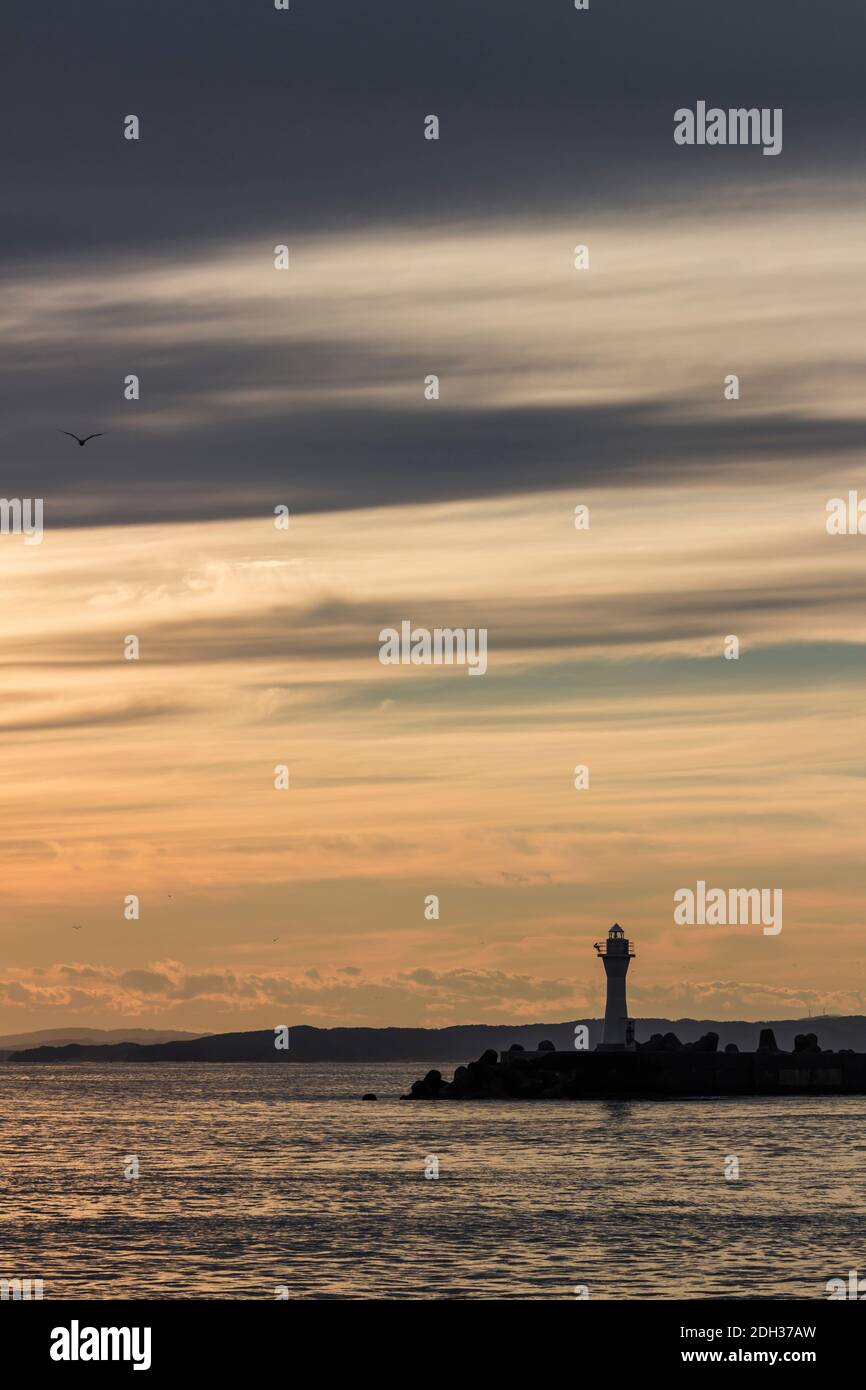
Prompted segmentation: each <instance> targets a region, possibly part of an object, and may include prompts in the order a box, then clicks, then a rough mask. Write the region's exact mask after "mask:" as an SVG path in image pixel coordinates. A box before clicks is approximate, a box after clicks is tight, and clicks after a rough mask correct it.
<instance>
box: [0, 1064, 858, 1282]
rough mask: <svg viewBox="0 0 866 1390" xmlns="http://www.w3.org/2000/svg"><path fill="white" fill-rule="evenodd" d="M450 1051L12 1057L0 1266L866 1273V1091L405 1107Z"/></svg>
mask: <svg viewBox="0 0 866 1390" xmlns="http://www.w3.org/2000/svg"><path fill="white" fill-rule="evenodd" d="M428 1065H429V1064H427V1063H417V1064H413V1063H411V1062H410V1063H401V1064H399V1065H382V1064H370V1065H360V1064H359V1065H355V1066H345V1065H335V1066H316V1065H292V1064H280V1065H276V1064H275V1065H272V1066H262V1065H241V1064H238V1065H226V1066H200V1065H141V1066H123V1065H113V1066H98V1065H83V1066H70V1067H32V1066H31V1067H27V1068H24V1067H18V1066H15V1065H9V1064H7V1065H4V1066H2V1067H0V1160H2V1162H0V1174H2V1178H0V1192H2V1199H0V1277H8V1278H11V1277H14V1276H19V1277H34V1278H35V1277H41V1278H43V1279H44V1280H45V1297H46V1298H47V1299H48V1298H93V1299H100V1298H120V1297H124V1298H259V1299H261V1298H266V1299H270V1298H273V1297H274V1291H275V1289H276V1287H277V1285H286V1286H288V1289H289V1291H290V1296H291V1297H305V1298H365V1297H377V1296H378V1297H386V1298H395V1297H398V1298H406V1297H408V1298H411V1297H418V1298H430V1297H433V1298H445V1297H457V1298H464V1297H466V1298H521V1299H550V1298H570V1297H572V1296H573V1289H574V1286H575V1285H576V1284H586V1285H588V1286H589V1290H590V1296H591V1297H593V1298H604V1299H616V1298H636V1297H637V1298H653V1299H664V1298H675V1297H685V1298H708V1297H714V1298H768V1297H776V1298H823V1297H825V1296H826V1295H825V1284H826V1282H827V1280H828V1279H829V1278H832V1277H834V1276H837V1275H841V1276H843V1277H846V1276H847V1272H848V1270H849V1269H854V1268H859V1269H860V1270H861V1271H862V1272H866V1197H864V1192H863V1185H862V1183H861V1182H860V1166H861V1158H862V1155H863V1152H864V1141H863V1137H862V1136H863V1118H864V1115H866V1098H863V1097H851V1098H847V1099H846V1098H836V1097H833V1098H809V1097H786V1098H783V1099H770V1098H749V1099H737V1100H726V1101H710V1100H707V1101H677V1102H633V1101H632V1102H605V1101H593V1102H576V1103H575V1102H549V1103H544V1102H542V1103H536V1104H533V1103H524V1104H519V1103H517V1104H515V1103H510V1104H509V1103H501V1102H486V1103H449V1102H440V1103H438V1104H434V1103H424V1104H419V1103H409V1102H401V1101H400V1100H399V1099H398V1097H399V1095H400V1093H401V1092H402V1091H403V1090H405V1089H407V1088H408V1085H409V1083H410V1082H411V1081H412V1080H414V1079H415V1077H416V1076H418V1075H421V1074H423V1072H425V1071H426V1070H427V1069H428ZM441 1069H442V1071H443V1072H447V1073H448V1074H449V1075H450V1072H451V1071H452V1070H453V1066H452V1067H451V1068H448V1067H446V1066H445V1065H443V1066H442V1068H441ZM367 1090H372V1091H375V1092H376V1093H377V1094H378V1095H379V1097H380V1099H379V1101H378V1102H377V1103H376V1104H372V1103H369V1102H368V1103H366V1104H365V1103H363V1102H362V1101H361V1100H360V1096H361V1095H362V1094H363V1093H364V1092H365V1091H367ZM129 1154H135V1155H137V1156H138V1159H139V1162H140V1165H141V1176H140V1178H139V1179H138V1180H137V1181H128V1180H126V1179H125V1178H124V1176H123V1169H124V1161H125V1156H126V1155H129ZM428 1154H430V1155H434V1154H435V1155H436V1156H437V1157H438V1160H439V1165H440V1177H439V1179H438V1180H427V1179H425V1177H424V1160H425V1158H426V1156H427V1155H428ZM729 1154H734V1155H736V1156H737V1157H738V1159H739V1164H740V1179H739V1181H735V1182H731V1181H726V1180H725V1177H724V1169H725V1158H726V1156H727V1155H729Z"/></svg>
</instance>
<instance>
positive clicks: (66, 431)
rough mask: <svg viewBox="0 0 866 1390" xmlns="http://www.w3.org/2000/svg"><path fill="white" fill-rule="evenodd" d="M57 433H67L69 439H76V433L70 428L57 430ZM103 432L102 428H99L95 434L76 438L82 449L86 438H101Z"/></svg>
mask: <svg viewBox="0 0 866 1390" xmlns="http://www.w3.org/2000/svg"><path fill="white" fill-rule="evenodd" d="M57 433H58V434H68V435H69V438H70V439H78V435H77V434H73V433H72V431H71V430H58V431H57ZM104 433H105V431H104V430H99V431H98V432H97V433H96V434H86V435H85V436H84V438H83V439H78V443H79V444H80V446H81V448H82V449H83V448H84V446H85V444H86V443H87V441H88V439H101V438H102V436H103V434H104Z"/></svg>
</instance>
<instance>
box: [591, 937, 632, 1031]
mask: <svg viewBox="0 0 866 1390" xmlns="http://www.w3.org/2000/svg"><path fill="white" fill-rule="evenodd" d="M595 949H596V950H597V951H598V954H599V955H600V957H601V959H602V960H603V961H604V973H605V975H606V976H607V1005H606V1007H605V1010H604V1036H603V1038H602V1041H601V1043H600V1045H599V1048H598V1049H597V1050H598V1051H600V1052H610V1051H617V1052H618V1051H620V1050H623V1049H628V1050H629V1051H630V1052H633V1051H634V1024H633V1023H632V1021H631V1019H630V1018H629V1016H628V1005H627V1004H626V1002H625V977H626V975H627V974H628V966H629V961H631V960H634V951H633V950H632V949H631V942H630V941H629V939H628V937H627V936H626V934H625V932H624V931H623V929H622V927H621V926H620V925H619V922H614V924H613V926H612V927H611V929H610V931H609V932H608V934H607V940H606V941H596V943H595Z"/></svg>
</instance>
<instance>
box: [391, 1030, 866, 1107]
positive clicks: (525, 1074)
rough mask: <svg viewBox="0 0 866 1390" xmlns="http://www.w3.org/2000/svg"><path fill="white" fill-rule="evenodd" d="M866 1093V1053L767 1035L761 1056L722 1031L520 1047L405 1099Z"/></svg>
mask: <svg viewBox="0 0 866 1390" xmlns="http://www.w3.org/2000/svg"><path fill="white" fill-rule="evenodd" d="M839 1093H843V1094H849V1095H863V1094H866V1056H864V1055H863V1054H862V1053H855V1052H851V1051H844V1052H824V1051H822V1050H821V1048H820V1047H819V1046H818V1039H817V1037H816V1036H815V1034H814V1033H801V1034H798V1035H797V1037H796V1038H795V1041H794V1050H793V1051H792V1052H783V1051H782V1049H781V1048H779V1047H778V1046H777V1045H776V1040H775V1037H774V1035H773V1031H772V1029H770V1028H765V1029H763V1030H762V1031H761V1034H760V1038H759V1041H758V1046H757V1049H756V1050H755V1051H754V1052H740V1051H739V1050H738V1048H737V1047H736V1045H735V1044H733V1043H729V1044H728V1046H727V1047H726V1048H725V1049H724V1051H719V1037H718V1034H717V1033H706V1034H704V1036H703V1037H702V1038H699V1039H698V1041H697V1042H692V1043H682V1042H680V1040H679V1038H677V1037H676V1035H675V1034H674V1033H665V1034H661V1033H656V1034H654V1035H653V1036H652V1037H651V1038H650V1039H649V1041H648V1042H645V1043H638V1044H637V1046H636V1047H635V1048H634V1049H633V1050H631V1049H629V1050H626V1049H622V1050H621V1051H612V1052H589V1051H574V1052H557V1051H556V1050H555V1048H554V1046H553V1044H552V1043H550V1042H543V1043H540V1044H539V1046H538V1049H537V1050H536V1051H534V1052H526V1051H525V1050H524V1049H523V1048H522V1047H521V1046H520V1045H519V1044H515V1045H514V1046H513V1047H511V1048H510V1049H509V1050H508V1051H507V1052H503V1053H502V1054H497V1053H496V1052H494V1051H493V1050H492V1049H489V1050H488V1051H486V1052H484V1053H482V1055H481V1056H480V1057H479V1058H478V1061H477V1062H470V1063H469V1064H468V1066H463V1067H458V1068H457V1070H456V1071H455V1073H454V1076H453V1078H452V1080H451V1081H446V1080H445V1078H444V1077H443V1076H442V1073H441V1072H439V1071H436V1070H432V1071H428V1072H427V1074H426V1076H424V1077H422V1078H421V1079H420V1080H418V1081H415V1082H414V1083H413V1084H412V1087H411V1090H410V1093H409V1095H408V1096H404V1097H403V1099H404V1100H579V1099H583V1098H585V1097H591V1096H620V1097H641V1096H650V1097H653V1096H654V1097H665V1096H681V1097H685V1096H725V1095H785V1094H839Z"/></svg>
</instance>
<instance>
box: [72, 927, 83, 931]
mask: <svg viewBox="0 0 866 1390" xmlns="http://www.w3.org/2000/svg"><path fill="white" fill-rule="evenodd" d="M72 930H73V931H81V928H80V927H73V928H72Z"/></svg>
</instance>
